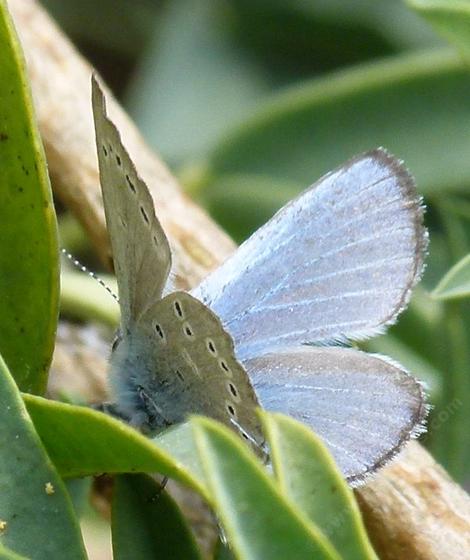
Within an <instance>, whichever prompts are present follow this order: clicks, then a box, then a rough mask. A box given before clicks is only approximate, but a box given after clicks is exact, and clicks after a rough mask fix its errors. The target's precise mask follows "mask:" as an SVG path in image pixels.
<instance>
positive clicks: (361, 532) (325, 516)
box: [261, 413, 377, 560]
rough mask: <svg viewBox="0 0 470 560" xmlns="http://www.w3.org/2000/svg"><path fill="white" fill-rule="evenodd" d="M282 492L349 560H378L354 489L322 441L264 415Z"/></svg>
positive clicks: (290, 421)
mask: <svg viewBox="0 0 470 560" xmlns="http://www.w3.org/2000/svg"><path fill="white" fill-rule="evenodd" d="M261 418H262V420H263V425H264V428H265V433H266V437H267V438H268V441H269V445H270V448H271V460H272V462H273V467H274V472H275V474H276V478H277V480H278V482H279V486H280V488H281V489H282V492H283V493H284V494H285V495H286V496H287V497H288V498H289V499H290V500H291V501H292V502H293V503H294V504H295V505H296V506H297V507H298V508H300V509H301V510H302V511H303V512H304V513H305V514H306V515H307V516H308V517H309V519H310V520H311V521H313V522H314V523H315V524H316V525H317V526H318V527H319V528H320V529H321V531H322V532H323V534H324V535H326V536H327V537H328V538H329V539H330V540H331V542H332V543H333V545H334V546H335V548H336V549H337V550H338V552H339V553H340V554H341V557H342V558H344V559H345V560H366V559H369V560H370V559H373V560H377V556H376V555H375V553H374V550H373V549H372V546H371V544H370V543H369V540H368V538H367V533H366V531H365V528H364V525H363V523H362V519H361V514H360V512H359V508H358V506H357V503H356V500H355V499H354V495H353V493H352V491H351V490H350V489H349V487H348V485H347V483H346V482H345V480H344V478H343V476H342V474H341V472H340V471H339V469H338V467H337V466H336V464H335V462H334V460H333V458H332V456H331V455H330V453H329V452H328V450H327V448H326V447H325V445H324V444H323V442H322V441H321V440H320V438H318V437H317V436H316V435H315V434H314V433H313V432H312V431H311V430H309V429H308V428H306V427H305V426H304V425H303V424H300V423H299V422H296V421H295V420H293V419H292V418H289V417H288V416H284V415H282V414H267V413H262V416H261Z"/></svg>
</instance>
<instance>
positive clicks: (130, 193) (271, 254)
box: [92, 79, 427, 484]
mask: <svg viewBox="0 0 470 560" xmlns="http://www.w3.org/2000/svg"><path fill="white" fill-rule="evenodd" d="M92 89H93V111H94V118H95V128H96V142H97V150H98V160H99V166H100V180H101V186H102V192H103V200H104V207H105V213H106V222H107V225H108V231H109V235H110V241H111V247H112V252H113V261H114V268H115V272H116V276H117V280H118V288H119V300H120V307H121V325H120V335H119V336H118V339H117V342H116V344H115V347H114V350H113V352H112V354H111V386H112V390H113V391H112V392H113V397H114V403H113V407H112V408H113V411H114V413H117V414H118V415H119V416H121V417H123V418H125V419H127V420H128V421H129V422H130V423H131V424H132V425H134V426H135V427H136V428H138V429H140V430H141V431H143V432H145V433H148V434H154V433H156V432H158V431H160V430H161V429H163V428H165V427H166V426H168V425H172V424H175V423H179V422H182V421H184V420H185V419H186V418H187V417H188V415H189V414H191V413H198V414H204V415H207V416H211V417H213V418H215V419H217V420H219V421H221V422H223V423H225V424H226V425H227V426H230V427H231V428H232V429H234V430H235V431H237V432H238V433H239V434H240V435H241V436H242V437H244V438H245V439H246V440H247V441H248V442H249V443H250V444H251V445H252V447H253V448H254V449H255V450H256V451H258V452H260V450H261V451H262V450H263V448H264V437H263V433H262V429H261V425H260V421H259V419H258V416H257V414H256V408H257V406H259V403H261V404H262V405H263V406H264V407H266V408H267V409H269V410H274V411H279V412H284V413H286V414H289V415H291V416H293V417H294V418H297V419H299V420H301V421H303V422H304V423H306V424H307V425H308V426H310V427H311V428H313V429H314V430H315V431H316V432H317V433H318V434H319V435H320V436H321V437H322V438H323V439H324V441H325V443H326V444H327V445H328V447H329V448H330V451H331V452H332V454H333V455H334V457H335V459H336V461H337V462H338V464H339V466H340V468H341V469H342V471H343V473H344V476H345V477H346V478H347V479H348V481H349V482H351V483H352V484H354V483H358V482H360V481H361V480H363V479H364V478H365V477H366V476H367V475H369V474H370V473H373V472H375V470H377V468H379V467H380V466H381V465H383V464H384V463H385V462H386V461H388V460H389V459H390V458H391V457H393V456H394V455H395V454H396V453H397V452H398V451H399V450H400V449H401V448H402V447H403V445H404V444H405V443H406V442H407V441H408V440H409V439H410V438H411V437H415V436H416V435H418V434H419V433H420V431H422V429H423V421H424V418H425V416H426V412H427V406H426V404H425V398H424V392H423V389H422V387H421V385H420V384H419V382H417V381H416V380H415V379H414V378H413V377H412V376H410V375H409V374H408V373H407V372H406V371H404V369H403V368H402V367H401V366H400V365H399V364H396V363H394V362H392V361H391V360H389V359H388V358H385V357H383V356H375V355H370V354H367V353H364V352H361V351H359V350H356V349H353V348H345V347H344V346H334V345H335V344H336V343H338V342H340V343H342V344H344V343H347V342H348V341H350V340H358V339H363V338H366V337H367V336H371V335H372V334H375V333H379V332H383V330H384V328H385V327H386V326H387V325H389V324H391V323H393V322H394V321H395V320H396V317H397V316H398V314H399V313H400V312H401V311H402V310H403V309H404V308H405V306H406V304H407V302H408V300H409V298H410V295H411V290H412V288H413V286H414V285H415V284H416V282H417V281H418V280H419V278H420V275H421V272H422V269H423V260H424V255H425V251H426V242H427V234H426V230H425V229H424V226H423V208H422V206H421V201H420V198H419V196H418V195H417V193H416V189H415V186H414V181H413V178H412V177H411V175H410V174H409V173H408V171H407V170H406V169H405V168H404V166H403V164H402V163H401V162H400V161H399V160H397V159H396V158H394V157H393V156H391V155H390V154H388V153H387V152H386V151H385V150H383V149H376V150H372V151H370V152H367V153H365V154H361V155H360V156H357V157H355V158H353V159H351V160H350V161H349V162H347V163H346V164H344V165H342V166H341V167H339V168H338V169H337V170H335V171H332V172H330V173H328V174H327V175H325V176H324V177H323V178H321V179H320V180H319V181H318V182H317V183H316V184H315V185H313V186H312V187H310V188H309V189H307V190H306V191H305V192H304V193H302V194H301V195H299V196H298V197H297V198H296V199H294V200H293V201H291V202H290V203H289V204H287V205H286V206H285V207H284V208H282V209H281V210H280V211H279V212H278V213H277V214H276V215H275V216H274V217H273V218H272V219H271V220H270V221H269V222H268V223H267V224H266V225H264V226H263V227H262V228H260V229H259V230H258V231H257V232H255V234H253V236H252V237H250V238H249V239H248V240H247V241H246V242H245V243H243V244H242V245H241V247H240V248H239V249H238V251H237V252H236V253H235V254H234V255H233V256H232V257H231V258H229V259H228V260H227V261H226V262H225V263H224V264H223V265H222V266H221V267H220V268H219V269H217V270H216V271H214V272H213V273H212V274H210V275H209V276H208V277H207V278H206V279H205V280H204V281H203V282H202V283H201V284H200V285H199V286H197V287H196V288H195V289H194V290H192V292H191V293H186V292H172V293H170V294H168V295H166V296H164V297H163V294H164V292H165V287H166V285H167V282H168V275H169V271H170V268H171V251H170V246H169V243H168V240H167V238H166V236H165V233H164V231H163V229H162V227H161V225H160V223H159V221H158V219H157V217H156V214H155V209H154V205H153V201H152V198H151V195H150V193H149V191H148V189H147V186H146V185H145V183H144V182H143V181H142V179H141V178H140V177H139V175H138V173H137V171H136V169H135V167H134V165H133V163H132V161H131V159H130V157H129V155H128V153H127V151H126V150H125V148H124V146H123V144H122V142H121V138H120V136H119V133H118V131H117V129H116V127H115V126H114V124H113V123H112V122H111V121H110V120H109V118H108V116H107V114H106V109H105V101H104V96H103V93H102V91H101V89H100V87H99V85H98V83H97V82H96V80H94V79H93V88H92ZM258 398H259V400H258Z"/></svg>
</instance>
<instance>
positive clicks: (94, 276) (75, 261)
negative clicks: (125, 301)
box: [60, 249, 119, 303]
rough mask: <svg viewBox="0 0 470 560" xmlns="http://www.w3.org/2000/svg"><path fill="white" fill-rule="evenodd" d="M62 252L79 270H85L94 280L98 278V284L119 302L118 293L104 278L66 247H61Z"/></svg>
mask: <svg viewBox="0 0 470 560" xmlns="http://www.w3.org/2000/svg"><path fill="white" fill-rule="evenodd" d="M60 251H61V253H62V254H63V255H65V256H66V257H67V258H68V259H69V261H71V262H72V264H73V265H74V266H76V267H77V268H78V269H79V270H81V271H82V272H85V273H86V274H88V276H90V277H91V278H93V280H96V281H97V282H98V284H99V285H100V286H102V287H103V288H104V289H105V290H106V291H107V292H108V294H110V295H111V297H112V298H114V299H115V300H116V301H117V302H118V303H119V298H118V297H117V295H116V294H115V293H114V292H113V291H112V290H111V288H110V287H109V286H107V285H106V284H105V283H104V282H103V280H101V278H100V277H99V276H98V275H96V274H95V273H94V272H92V271H91V270H88V268H87V267H86V266H85V265H83V264H82V263H81V262H80V261H79V260H77V259H76V258H75V257H74V256H73V255H72V254H71V253H69V252H68V251H67V250H66V249H61V250H60Z"/></svg>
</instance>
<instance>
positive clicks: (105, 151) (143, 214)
mask: <svg viewBox="0 0 470 560" xmlns="http://www.w3.org/2000/svg"><path fill="white" fill-rule="evenodd" d="M102 148H103V153H104V155H105V157H108V150H107V149H106V146H105V145H104V144H103V146H102ZM109 151H110V153H111V152H112V151H113V148H112V146H111V145H110V146H109ZM116 163H117V164H118V166H119V167H121V165H122V161H121V158H120V156H119V155H118V154H116ZM126 182H127V184H128V186H129V188H130V189H131V191H132V192H133V193H134V194H136V192H137V189H136V187H135V185H134V183H133V182H132V181H131V178H130V177H129V175H128V174H127V173H126ZM140 213H141V214H142V217H143V219H144V221H145V223H146V224H148V225H150V220H149V217H148V215H147V212H146V211H145V209H144V207H143V206H140ZM153 240H154V243H155V244H156V245H158V241H157V239H156V237H154V238H153Z"/></svg>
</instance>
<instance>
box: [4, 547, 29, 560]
mask: <svg viewBox="0 0 470 560" xmlns="http://www.w3.org/2000/svg"><path fill="white" fill-rule="evenodd" d="M0 560H28V559H27V558H26V556H20V555H19V554H16V552H13V551H11V550H9V549H8V548H6V547H5V546H2V545H0Z"/></svg>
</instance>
